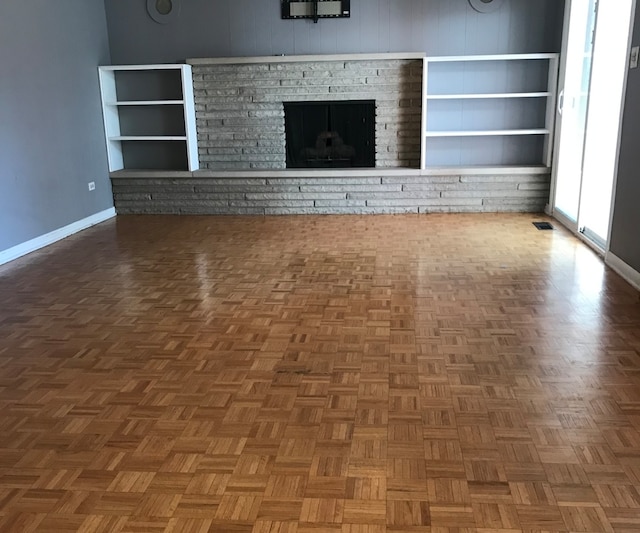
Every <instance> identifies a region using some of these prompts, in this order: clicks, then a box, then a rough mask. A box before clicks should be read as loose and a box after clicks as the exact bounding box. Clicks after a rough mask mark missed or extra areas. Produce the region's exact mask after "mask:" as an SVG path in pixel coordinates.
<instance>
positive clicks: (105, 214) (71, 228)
mask: <svg viewBox="0 0 640 533" xmlns="http://www.w3.org/2000/svg"><path fill="white" fill-rule="evenodd" d="M115 216H116V209H115V207H111V208H110V209H105V210H104V211H100V212H99V213H96V214H95V215H91V216H90V217H87V218H83V219H82V220H78V221H77V222H73V223H72V224H69V225H68V226H64V227H63V228H60V229H56V230H53V231H52V232H50V233H47V234H45V235H41V236H40V237H36V238H35V239H31V240H30V241H27V242H23V243H22V244H18V245H17V246H14V247H12V248H8V249H7V250H3V251H0V265H4V264H5V263H8V262H9V261H13V260H14V259H18V258H19V257H22V256H23V255H27V254H30V253H31V252H35V251H36V250H39V249H40V248H44V247H45V246H49V245H50V244H53V243H54V242H58V241H61V240H62V239H65V238H67V237H69V236H70V235H73V234H74V233H78V232H79V231H82V230H83V229H87V228H90V227H91V226H95V225H96V224H100V222H104V221H105V220H109V219H110V218H113V217H115Z"/></svg>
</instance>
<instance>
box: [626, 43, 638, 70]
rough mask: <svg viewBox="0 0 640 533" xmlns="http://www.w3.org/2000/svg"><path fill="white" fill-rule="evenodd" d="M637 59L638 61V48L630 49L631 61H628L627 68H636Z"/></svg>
mask: <svg viewBox="0 0 640 533" xmlns="http://www.w3.org/2000/svg"><path fill="white" fill-rule="evenodd" d="M639 59H640V46H634V47H633V48H632V49H631V59H630V60H629V68H638V60H639Z"/></svg>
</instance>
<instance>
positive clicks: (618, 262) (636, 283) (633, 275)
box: [604, 252, 640, 291]
mask: <svg viewBox="0 0 640 533" xmlns="http://www.w3.org/2000/svg"><path fill="white" fill-rule="evenodd" d="M604 262H605V263H606V264H607V265H608V266H610V267H611V268H612V269H613V270H614V271H615V272H617V273H618V274H620V276H621V277H622V278H623V279H624V280H625V281H627V282H629V283H630V284H631V286H633V288H635V289H636V290H639V291H640V272H638V271H637V270H635V269H634V268H633V267H631V266H629V265H628V264H627V263H625V262H624V261H623V260H622V259H620V258H619V257H618V256H617V255H615V254H613V253H611V252H607V255H606V256H605V260H604Z"/></svg>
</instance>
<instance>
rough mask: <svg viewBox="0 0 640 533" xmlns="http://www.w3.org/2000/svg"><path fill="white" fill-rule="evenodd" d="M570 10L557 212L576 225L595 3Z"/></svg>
mask: <svg viewBox="0 0 640 533" xmlns="http://www.w3.org/2000/svg"><path fill="white" fill-rule="evenodd" d="M568 9H570V10H571V11H570V19H569V34H568V42H567V49H566V51H565V54H566V55H565V61H566V66H565V75H564V88H563V90H562V92H561V93H560V96H559V98H560V101H559V108H560V109H561V112H562V118H561V125H560V141H559V150H558V161H557V174H556V193H555V208H556V209H558V210H560V211H561V212H562V213H563V214H564V215H565V216H567V217H568V218H569V219H570V220H572V221H574V222H575V221H577V219H578V206H579V202H580V183H581V179H582V160H583V154H584V138H585V127H586V119H587V104H588V101H589V83H590V79H591V58H592V52H593V43H592V35H593V31H594V26H595V11H596V0H588V1H585V0H582V1H580V0H577V1H576V0H574V1H572V2H570V3H569V4H568Z"/></svg>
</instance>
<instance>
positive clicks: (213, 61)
mask: <svg viewBox="0 0 640 533" xmlns="http://www.w3.org/2000/svg"><path fill="white" fill-rule="evenodd" d="M423 57H424V53H423V52H401V53H391V54H319V55H291V56H286V55H281V56H256V57H199V58H192V59H187V61H186V63H188V64H189V65H246V64H254V63H298V62H305V63H306V62H309V61H377V60H385V59H422V58H423Z"/></svg>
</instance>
